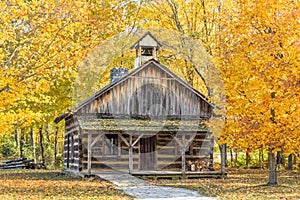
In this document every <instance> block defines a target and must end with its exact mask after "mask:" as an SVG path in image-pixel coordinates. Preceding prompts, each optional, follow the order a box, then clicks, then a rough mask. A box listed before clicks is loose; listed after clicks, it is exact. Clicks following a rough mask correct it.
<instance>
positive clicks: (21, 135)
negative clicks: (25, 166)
mask: <svg viewBox="0 0 300 200" xmlns="http://www.w3.org/2000/svg"><path fill="white" fill-rule="evenodd" d="M23 146H24V130H21V131H20V158H23V157H24V155H23V151H24V149H23Z"/></svg>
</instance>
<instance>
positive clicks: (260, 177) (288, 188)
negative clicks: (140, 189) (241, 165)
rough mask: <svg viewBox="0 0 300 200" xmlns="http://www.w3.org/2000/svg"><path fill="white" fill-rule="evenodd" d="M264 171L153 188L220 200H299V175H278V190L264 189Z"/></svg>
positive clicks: (162, 182)
mask: <svg viewBox="0 0 300 200" xmlns="http://www.w3.org/2000/svg"><path fill="white" fill-rule="evenodd" d="M267 175H268V171H266V170H241V169H238V170H235V169H232V170H229V171H228V177H227V178H226V179H188V180H158V181H152V184H156V185H166V186H174V187H183V188H188V189H192V190H197V191H198V192H199V193H200V194H204V195H207V196H210V197H219V198H220V199H238V200H241V199H243V200H244V199H264V200H267V199H270V200H274V199H288V200H290V199H291V200H292V199H298V200H299V199H300V172H299V171H297V172H296V171H281V172H279V173H278V181H279V185H278V186H266V185H265V184H266V183H267V182H268V176H267Z"/></svg>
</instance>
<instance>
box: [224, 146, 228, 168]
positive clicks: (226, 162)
mask: <svg viewBox="0 0 300 200" xmlns="http://www.w3.org/2000/svg"><path fill="white" fill-rule="evenodd" d="M224 148H225V154H224V155H225V167H228V158H227V144H224Z"/></svg>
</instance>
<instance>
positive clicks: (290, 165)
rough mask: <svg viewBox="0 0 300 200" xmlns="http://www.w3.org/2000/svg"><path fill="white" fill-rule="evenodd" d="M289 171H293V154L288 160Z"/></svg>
mask: <svg viewBox="0 0 300 200" xmlns="http://www.w3.org/2000/svg"><path fill="white" fill-rule="evenodd" d="M288 170H293V154H290V155H289V158H288Z"/></svg>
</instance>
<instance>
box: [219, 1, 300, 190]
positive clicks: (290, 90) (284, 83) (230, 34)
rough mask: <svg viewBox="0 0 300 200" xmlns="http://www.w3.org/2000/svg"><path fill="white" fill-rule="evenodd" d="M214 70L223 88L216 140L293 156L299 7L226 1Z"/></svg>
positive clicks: (296, 126) (273, 161)
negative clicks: (222, 123)
mask: <svg viewBox="0 0 300 200" xmlns="http://www.w3.org/2000/svg"><path fill="white" fill-rule="evenodd" d="M222 12H224V13H225V14H226V15H225V16H226V17H224V20H223V21H222V25H221V27H222V31H221V35H222V40H221V41H220V44H219V46H220V47H221V48H222V50H221V51H222V53H221V54H220V57H219V58H218V59H219V61H218V62H219V66H221V69H222V74H223V80H224V83H225V87H226V89H227V93H226V94H227V97H228V99H227V103H228V104H227V123H226V127H225V129H224V130H225V133H224V134H223V136H222V138H223V139H224V141H226V142H229V143H230V144H231V145H232V146H233V147H236V148H239V149H244V150H246V149H248V150H255V149H259V148H266V149H268V150H269V171H270V174H269V182H268V184H270V185H274V184H277V176H276V156H275V153H276V152H277V151H281V152H282V153H284V154H286V155H289V154H291V153H296V154H299V130H300V129H299V124H300V123H299V116H300V111H299V106H300V105H299V95H300V90H299V88H300V87H299V86H300V85H299V83H300V82H299V77H300V74H299V69H298V67H299V61H300V60H299V53H300V52H299V32H298V31H297V30H299V25H300V23H299V2H296V1H289V2H288V3H287V2H286V1H272V2H270V1H268V2H265V1H228V2H227V1H226V3H225V2H224V7H223V11H222Z"/></svg>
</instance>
